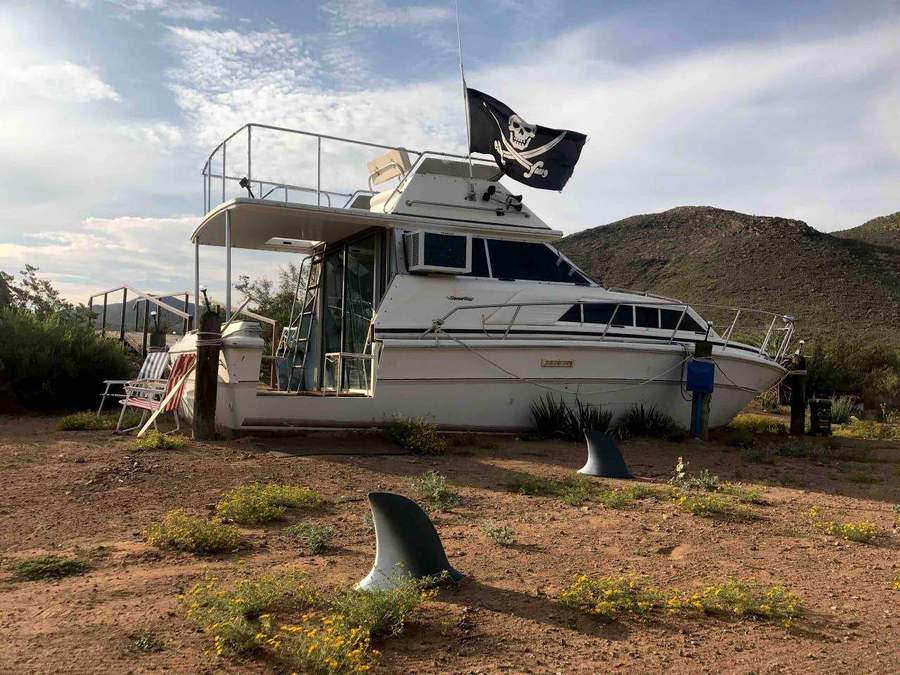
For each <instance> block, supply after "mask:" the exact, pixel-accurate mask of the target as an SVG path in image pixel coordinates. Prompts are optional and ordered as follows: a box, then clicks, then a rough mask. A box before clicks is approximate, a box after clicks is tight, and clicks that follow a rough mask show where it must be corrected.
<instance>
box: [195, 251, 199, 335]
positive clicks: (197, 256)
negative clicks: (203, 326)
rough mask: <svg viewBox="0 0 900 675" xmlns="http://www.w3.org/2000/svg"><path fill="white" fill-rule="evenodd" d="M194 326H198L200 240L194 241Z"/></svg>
mask: <svg viewBox="0 0 900 675" xmlns="http://www.w3.org/2000/svg"><path fill="white" fill-rule="evenodd" d="M194 325H195V326H197V327H198V328H199V326H200V240H199V239H195V240H194Z"/></svg>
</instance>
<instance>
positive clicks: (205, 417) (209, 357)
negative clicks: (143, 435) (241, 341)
mask: <svg viewBox="0 0 900 675" xmlns="http://www.w3.org/2000/svg"><path fill="white" fill-rule="evenodd" d="M221 331H222V323H221V321H220V320H219V315H218V314H215V313H213V312H210V311H207V310H205V309H204V310H203V313H202V314H201V315H200V326H199V328H198V332H197V340H198V342H199V344H198V346H197V372H196V374H195V376H194V438H195V439H197V440H211V439H213V438H215V437H216V387H217V384H218V379H219V349H220V347H219V345H218V344H215V342H216V340H217V336H219V335H220V334H221ZM204 343H206V344H204Z"/></svg>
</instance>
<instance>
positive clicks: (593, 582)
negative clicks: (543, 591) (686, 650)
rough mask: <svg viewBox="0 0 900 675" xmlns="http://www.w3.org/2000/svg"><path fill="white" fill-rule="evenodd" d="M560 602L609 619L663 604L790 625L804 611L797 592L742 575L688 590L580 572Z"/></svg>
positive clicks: (678, 609)
mask: <svg viewBox="0 0 900 675" xmlns="http://www.w3.org/2000/svg"><path fill="white" fill-rule="evenodd" d="M560 602H561V603H562V604H563V605H565V606H567V607H571V608H573V609H576V610H578V611H581V612H585V613H586V614H592V615H595V616H599V617H602V618H604V619H607V620H611V619H616V618H620V617H642V616H645V615H647V614H649V613H651V612H655V611H663V610H664V611H666V612H668V613H671V614H675V613H683V614H691V613H694V612H702V613H704V614H710V615H718V616H737V617H753V618H756V619H760V620H763V621H773V622H777V623H780V624H782V625H784V626H785V627H788V626H790V625H792V623H793V622H794V621H795V620H796V619H797V618H798V617H799V616H800V615H801V614H802V612H803V605H802V602H801V600H800V598H799V596H797V595H795V594H794V593H792V592H790V591H789V590H787V589H786V588H785V587H784V586H779V585H776V586H770V587H768V588H766V587H763V586H760V585H758V584H757V583H756V582H754V581H742V580H739V579H728V580H727V581H725V582H723V583H719V584H714V585H710V586H706V587H705V588H703V589H701V590H700V591H697V592H693V593H685V592H683V591H681V590H678V589H667V590H663V589H660V588H658V587H656V586H654V585H652V584H651V583H650V582H649V581H648V580H647V579H646V578H645V577H639V576H634V575H626V576H610V577H600V578H597V579H592V578H590V577H587V576H584V575H582V576H579V577H576V578H575V580H574V581H573V582H572V584H571V585H569V587H567V588H566V589H565V590H564V591H563V592H562V593H561V594H560Z"/></svg>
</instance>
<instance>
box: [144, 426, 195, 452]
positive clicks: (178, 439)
mask: <svg viewBox="0 0 900 675" xmlns="http://www.w3.org/2000/svg"><path fill="white" fill-rule="evenodd" d="M185 445H187V439H186V438H185V437H184V436H174V435H172V434H161V433H160V432H158V431H156V430H155V429H151V430H150V431H148V432H147V433H146V434H144V435H143V436H141V437H140V438H138V439H136V440H135V441H134V443H132V444H131V449H132V450H136V451H137V450H181V448H183V447H184V446H185Z"/></svg>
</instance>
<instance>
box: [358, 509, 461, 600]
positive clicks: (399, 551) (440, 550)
mask: <svg viewBox="0 0 900 675" xmlns="http://www.w3.org/2000/svg"><path fill="white" fill-rule="evenodd" d="M369 506H370V507H371V509H372V519H373V522H374V523H375V564H374V565H372V570H371V571H370V572H369V574H368V575H367V576H366V578H365V579H363V580H362V581H360V582H359V583H358V584H357V585H356V587H357V588H359V589H361V590H365V591H368V590H380V589H389V588H393V587H395V586H396V585H398V583H400V582H401V581H403V579H404V578H409V577H412V578H415V579H421V578H423V577H432V576H441V575H444V574H445V573H446V575H447V576H448V577H449V578H450V579H451V580H452V581H459V580H460V579H461V578H462V574H460V573H459V572H457V571H456V570H455V569H453V568H452V567H451V566H450V561H449V560H447V554H446V553H445V552H444V545H443V544H442V543H441V538H440V537H439V536H438V533H437V530H436V529H435V528H434V524H433V523H432V522H431V519H430V518H429V517H428V515H427V514H426V513H425V512H424V511H423V510H422V509H421V508H420V507H419V505H418V504H416V503H415V502H414V501H412V500H411V499H407V498H406V497H404V496H402V495H398V494H394V493H392V492H370V493H369Z"/></svg>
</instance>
